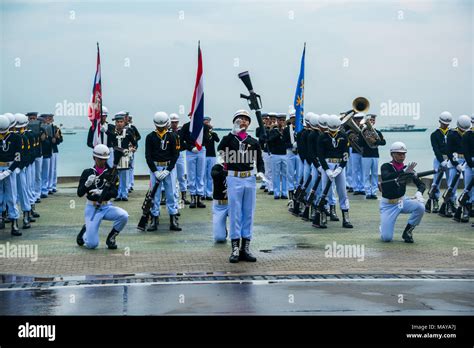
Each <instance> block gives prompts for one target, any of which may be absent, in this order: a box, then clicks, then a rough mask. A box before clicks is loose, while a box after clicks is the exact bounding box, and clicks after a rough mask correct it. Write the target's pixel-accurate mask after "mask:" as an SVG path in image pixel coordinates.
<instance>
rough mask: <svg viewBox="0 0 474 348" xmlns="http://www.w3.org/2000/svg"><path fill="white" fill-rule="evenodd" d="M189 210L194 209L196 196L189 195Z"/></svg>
mask: <svg viewBox="0 0 474 348" xmlns="http://www.w3.org/2000/svg"><path fill="white" fill-rule="evenodd" d="M189 207H190V208H191V209H193V208H196V195H191V204H190V205H189Z"/></svg>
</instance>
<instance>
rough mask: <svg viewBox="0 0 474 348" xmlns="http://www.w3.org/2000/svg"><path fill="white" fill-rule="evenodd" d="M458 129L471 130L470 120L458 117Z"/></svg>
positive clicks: (462, 116)
mask: <svg viewBox="0 0 474 348" xmlns="http://www.w3.org/2000/svg"><path fill="white" fill-rule="evenodd" d="M457 123H458V128H461V129H462V130H468V129H469V128H471V118H470V117H469V116H467V115H461V116H459V117H458V122H457Z"/></svg>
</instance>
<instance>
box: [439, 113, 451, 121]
mask: <svg viewBox="0 0 474 348" xmlns="http://www.w3.org/2000/svg"><path fill="white" fill-rule="evenodd" d="M452 120H453V115H451V113H450V112H449V111H443V112H442V113H441V114H440V115H439V122H441V123H442V124H450V123H451V121H452Z"/></svg>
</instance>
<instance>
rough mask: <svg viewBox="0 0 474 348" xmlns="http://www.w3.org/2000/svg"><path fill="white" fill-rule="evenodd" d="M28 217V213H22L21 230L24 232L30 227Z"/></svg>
mask: <svg viewBox="0 0 474 348" xmlns="http://www.w3.org/2000/svg"><path fill="white" fill-rule="evenodd" d="M29 216H30V212H29V211H24V212H23V226H22V228H23V229H24V230H26V229H27V228H30V227H31V224H30V219H29Z"/></svg>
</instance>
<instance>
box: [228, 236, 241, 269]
mask: <svg viewBox="0 0 474 348" xmlns="http://www.w3.org/2000/svg"><path fill="white" fill-rule="evenodd" d="M231 245H232V254H230V257H229V262H230V263H237V262H239V246H240V239H232V240H231Z"/></svg>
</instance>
